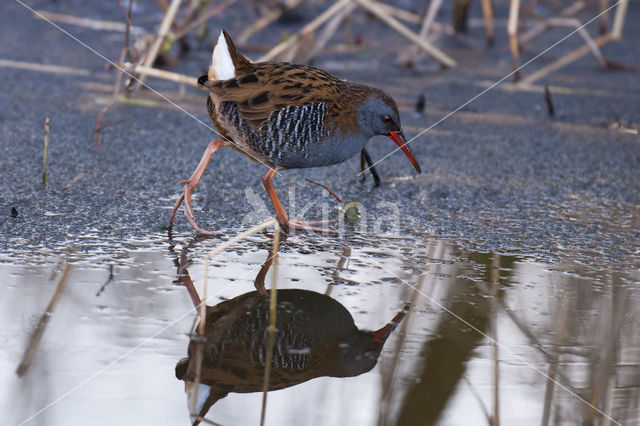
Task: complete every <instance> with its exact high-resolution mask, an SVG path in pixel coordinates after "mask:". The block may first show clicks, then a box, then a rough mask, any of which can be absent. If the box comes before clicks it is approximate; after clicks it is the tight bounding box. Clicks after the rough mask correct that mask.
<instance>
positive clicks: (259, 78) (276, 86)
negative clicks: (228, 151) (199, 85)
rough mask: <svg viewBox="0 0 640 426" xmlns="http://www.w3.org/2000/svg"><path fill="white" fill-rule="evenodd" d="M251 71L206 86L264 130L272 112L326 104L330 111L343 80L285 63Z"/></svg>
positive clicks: (246, 119)
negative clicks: (234, 105) (235, 106)
mask: <svg viewBox="0 0 640 426" xmlns="http://www.w3.org/2000/svg"><path fill="white" fill-rule="evenodd" d="M254 67H255V68H254V70H253V72H250V73H245V74H241V75H237V76H236V77H235V78H232V79H229V80H222V81H211V82H209V84H208V85H207V87H209V90H210V91H211V93H212V94H213V97H214V98H215V100H216V101H217V102H219V103H224V102H232V103H234V104H236V105H237V110H238V114H239V115H240V117H242V118H243V119H244V120H245V121H246V122H247V123H248V124H249V125H250V126H251V127H252V128H253V129H254V130H256V131H260V130H264V126H265V124H267V123H268V120H269V117H271V115H272V114H277V113H278V112H279V111H280V110H282V109H284V108H289V109H294V107H296V106H304V105H310V104H325V105H326V106H327V107H328V110H331V109H332V108H331V106H332V104H333V103H335V100H336V99H338V98H339V96H340V90H341V89H342V88H343V85H344V82H343V81H342V80H340V79H338V78H336V77H334V76H332V75H330V74H328V73H326V72H324V71H322V70H319V69H317V68H313V67H309V66H306V65H295V64H288V63H282V62H264V63H258V64H254Z"/></svg>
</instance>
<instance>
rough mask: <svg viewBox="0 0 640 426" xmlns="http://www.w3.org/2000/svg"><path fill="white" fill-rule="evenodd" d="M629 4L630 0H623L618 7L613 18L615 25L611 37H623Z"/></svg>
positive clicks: (617, 38) (615, 38)
mask: <svg viewBox="0 0 640 426" xmlns="http://www.w3.org/2000/svg"><path fill="white" fill-rule="evenodd" d="M628 6H629V0H621V1H620V4H618V6H617V7H616V14H615V16H614V18H613V27H612V28H611V33H610V34H611V37H612V38H613V39H614V40H620V39H621V38H622V28H623V27H624V20H625V17H626V16H627V7H628Z"/></svg>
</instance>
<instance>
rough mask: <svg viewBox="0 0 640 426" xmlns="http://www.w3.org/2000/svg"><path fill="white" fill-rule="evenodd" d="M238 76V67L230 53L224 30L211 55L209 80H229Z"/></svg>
mask: <svg viewBox="0 0 640 426" xmlns="http://www.w3.org/2000/svg"><path fill="white" fill-rule="evenodd" d="M235 76H236V68H235V67H234V66H233V60H232V59H231V55H230V54H229V47H228V46H227V41H226V40H225V38H224V34H223V33H222V31H221V32H220V37H218V41H217V42H216V47H214V48H213V55H211V67H210V68H209V80H228V79H230V78H233V77H235Z"/></svg>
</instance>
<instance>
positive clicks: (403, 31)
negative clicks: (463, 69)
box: [355, 0, 457, 68]
mask: <svg viewBox="0 0 640 426" xmlns="http://www.w3.org/2000/svg"><path fill="white" fill-rule="evenodd" d="M355 1H357V2H358V3H359V4H360V5H361V6H362V7H364V8H365V9H367V11H369V12H371V13H372V14H374V15H375V16H376V17H377V18H378V19H380V20H381V21H382V22H384V23H385V24H387V25H388V26H389V27H391V28H392V29H393V30H395V31H396V32H397V33H398V34H400V35H401V36H403V37H404V38H406V39H407V40H409V41H411V42H412V43H414V44H416V45H417V46H418V47H420V48H421V49H422V50H424V51H425V52H426V53H428V54H429V55H431V56H433V58H434V59H436V60H437V61H438V62H439V63H440V64H441V65H442V66H445V67H449V68H451V67H455V66H456V65H457V63H456V61H455V60H453V58H451V57H450V56H448V55H447V54H445V53H444V52H443V51H441V50H440V49H438V48H437V47H435V46H434V45H432V44H431V43H429V42H428V41H426V40H424V39H422V38H420V37H419V36H418V35H417V34H416V33H414V32H413V31H411V30H410V29H409V28H407V27H406V26H405V25H404V24H402V23H400V22H399V21H398V20H397V19H395V18H394V17H393V16H391V15H389V14H388V13H386V12H385V11H384V9H382V8H380V6H379V5H380V3H377V2H374V1H372V0H355Z"/></svg>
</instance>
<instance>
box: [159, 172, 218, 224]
mask: <svg viewBox="0 0 640 426" xmlns="http://www.w3.org/2000/svg"><path fill="white" fill-rule="evenodd" d="M180 184H181V185H184V191H183V192H182V194H181V195H180V198H178V201H176V204H175V205H174V206H173V211H172V212H171V217H170V218H169V227H172V226H173V219H174V218H175V216H176V213H177V212H178V208H179V207H180V205H181V204H182V202H183V201H184V217H186V218H187V220H188V221H189V223H190V224H191V226H192V227H193V229H194V230H195V231H196V232H197V233H198V234H200V235H215V233H213V232H211V231H209V230H207V229H204V228H201V227H200V226H199V225H198V224H197V223H196V217H195V215H194V214H193V209H192V208H191V195H192V194H193V190H194V189H195V185H192V183H191V181H190V180H183V181H182V182H180Z"/></svg>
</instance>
